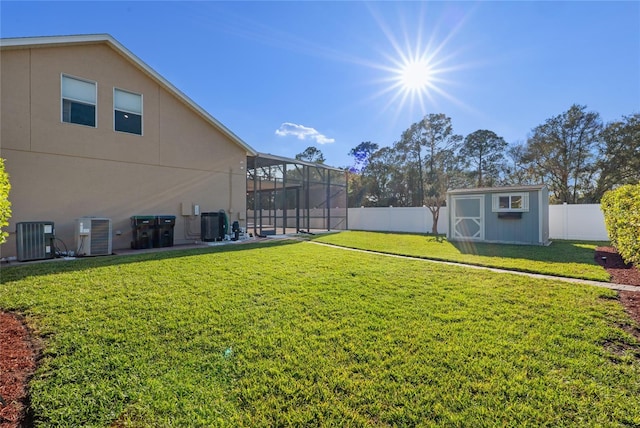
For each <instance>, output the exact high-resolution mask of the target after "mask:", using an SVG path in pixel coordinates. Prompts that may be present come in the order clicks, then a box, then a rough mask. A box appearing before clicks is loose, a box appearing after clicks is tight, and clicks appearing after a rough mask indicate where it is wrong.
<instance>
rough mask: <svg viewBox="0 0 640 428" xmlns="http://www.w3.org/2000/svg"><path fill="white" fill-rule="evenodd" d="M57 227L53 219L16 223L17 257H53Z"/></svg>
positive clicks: (21, 258) (22, 260) (30, 258)
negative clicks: (54, 225)
mask: <svg viewBox="0 0 640 428" xmlns="http://www.w3.org/2000/svg"><path fill="white" fill-rule="evenodd" d="M54 239H55V229H54V227H53V222H52V221H25V222H20V223H16V246H17V250H18V255H17V257H16V258H17V259H18V261H20V262H25V261H27V260H43V259H52V258H53V257H54V256H55V247H54V245H53V240H54Z"/></svg>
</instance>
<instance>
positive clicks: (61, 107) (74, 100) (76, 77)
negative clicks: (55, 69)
mask: <svg viewBox="0 0 640 428" xmlns="http://www.w3.org/2000/svg"><path fill="white" fill-rule="evenodd" d="M65 77H66V78H68V79H73V80H79V81H80V82H85V83H90V84H92V85H93V88H94V91H95V93H94V99H95V101H94V102H93V103H91V102H87V101H86V100H79V99H74V98H71V97H65V96H64V94H63V93H62V86H63V82H64V79H65ZM64 100H69V101H72V102H76V103H81V104H87V105H93V107H94V109H95V113H94V114H95V117H94V122H95V125H94V126H91V125H85V124H83V123H76V122H66V121H65V120H64ZM60 122H61V123H68V124H70V125H79V126H88V127H89V128H97V127H98V82H96V81H95V80H90V79H85V78H83V77H78V76H73V75H71V74H67V73H60Z"/></svg>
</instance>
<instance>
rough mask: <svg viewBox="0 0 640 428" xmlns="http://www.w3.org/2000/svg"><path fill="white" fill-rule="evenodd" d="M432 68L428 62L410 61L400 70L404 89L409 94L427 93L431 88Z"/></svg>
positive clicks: (399, 77) (399, 74) (400, 79)
mask: <svg viewBox="0 0 640 428" xmlns="http://www.w3.org/2000/svg"><path fill="white" fill-rule="evenodd" d="M431 78H432V75H431V67H430V66H429V63H428V62H427V61H410V62H407V63H405V64H404V65H403V67H402V68H400V69H399V70H398V79H399V81H400V84H401V86H402V89H403V90H405V91H408V92H416V91H417V92H422V91H426V90H427V89H428V88H429V86H431V84H432V82H431Z"/></svg>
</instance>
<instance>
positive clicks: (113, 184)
mask: <svg viewBox="0 0 640 428" xmlns="http://www.w3.org/2000/svg"><path fill="white" fill-rule="evenodd" d="M1 54H2V57H1V61H0V64H1V70H0V71H1V99H0V126H1V128H0V156H2V157H3V158H4V159H6V162H5V166H6V170H7V172H8V173H9V176H10V182H11V185H12V188H11V192H10V195H9V199H10V201H11V202H12V212H13V213H12V217H11V219H10V224H9V227H8V228H7V231H9V232H10V236H9V240H8V241H7V243H5V244H4V245H2V246H1V247H0V251H1V253H2V254H1V256H2V257H10V256H14V255H15V253H16V243H15V234H14V233H13V232H14V231H15V224H16V223H17V222H23V221H53V222H55V228H56V237H58V238H60V239H61V240H62V241H63V242H64V243H65V244H66V245H67V247H68V248H69V249H72V248H74V246H75V234H74V225H75V219H76V218H78V217H83V216H96V217H107V218H110V219H111V220H112V223H113V237H112V238H113V248H114V249H122V248H129V247H130V243H131V226H130V217H131V216H133V215H175V216H176V226H175V229H174V243H176V244H180V243H185V242H193V241H194V240H197V239H199V224H200V222H199V218H195V217H192V216H187V215H185V216H182V213H183V210H182V206H183V204H184V205H185V206H189V207H190V206H191V205H192V204H198V205H200V209H201V212H206V211H218V210H221V209H224V210H225V211H226V212H227V213H228V215H229V220H230V222H231V221H234V220H241V223H244V221H243V220H244V212H245V209H246V200H245V193H246V178H245V177H246V176H245V174H246V172H245V170H244V167H243V166H244V164H245V162H246V155H247V152H246V150H245V149H244V148H243V147H241V146H240V145H238V144H236V143H235V142H234V141H232V140H231V139H230V138H229V137H228V136H227V135H225V134H224V133H223V132H222V131H221V130H219V129H218V128H216V127H215V126H214V125H213V124H211V123H210V122H208V121H207V120H205V119H204V118H203V117H202V116H201V115H200V114H198V113H197V112H196V111H194V109H192V108H191V107H190V106H188V105H187V104H186V103H185V102H184V101H183V100H181V99H179V98H178V97H177V96H175V94H174V93H173V92H171V91H170V90H168V89H167V88H166V87H164V86H163V85H161V84H160V83H158V82H157V81H156V80H154V79H153V78H151V77H150V76H149V75H148V74H147V73H145V72H144V70H142V69H141V68H139V67H138V66H137V65H136V64H134V63H133V62H131V61H130V60H129V59H128V58H126V57H125V55H123V54H122V53H121V52H119V51H117V50H116V49H114V48H112V47H111V46H109V45H108V44H106V43H92V44H84V45H61V46H52V47H30V48H15V49H2V51H1ZM62 74H65V75H70V76H74V77H78V78H82V79H86V80H91V81H94V82H96V83H97V123H96V127H95V128H94V127H88V126H82V125H76V124H70V123H63V122H62V120H61V75H62ZM114 88H118V89H123V90H127V91H131V92H134V93H138V94H142V97H143V114H142V116H143V135H133V134H127V133H122V132H117V131H114V112H113V91H114Z"/></svg>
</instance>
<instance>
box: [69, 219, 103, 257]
mask: <svg viewBox="0 0 640 428" xmlns="http://www.w3.org/2000/svg"><path fill="white" fill-rule="evenodd" d="M111 247H112V243H111V219H108V218H98V217H80V218H79V219H76V255H78V256H108V255H110V254H111V249H112V248H111Z"/></svg>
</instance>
